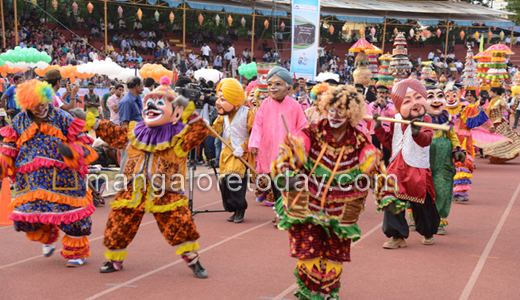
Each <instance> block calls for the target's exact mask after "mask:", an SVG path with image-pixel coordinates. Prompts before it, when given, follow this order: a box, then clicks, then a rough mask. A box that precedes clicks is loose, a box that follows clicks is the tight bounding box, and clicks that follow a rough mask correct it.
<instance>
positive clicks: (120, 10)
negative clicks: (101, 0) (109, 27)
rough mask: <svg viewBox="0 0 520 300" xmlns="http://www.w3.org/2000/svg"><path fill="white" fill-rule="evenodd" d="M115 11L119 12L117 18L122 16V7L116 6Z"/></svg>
mask: <svg viewBox="0 0 520 300" xmlns="http://www.w3.org/2000/svg"><path fill="white" fill-rule="evenodd" d="M117 13H118V14H119V18H122V17H123V8H122V7H121V6H119V7H118V8H117Z"/></svg>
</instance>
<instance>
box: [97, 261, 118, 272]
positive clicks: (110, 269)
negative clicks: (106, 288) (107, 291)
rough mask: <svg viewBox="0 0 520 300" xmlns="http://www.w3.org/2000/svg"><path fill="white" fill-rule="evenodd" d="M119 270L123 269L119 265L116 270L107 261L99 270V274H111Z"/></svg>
mask: <svg viewBox="0 0 520 300" xmlns="http://www.w3.org/2000/svg"><path fill="white" fill-rule="evenodd" d="M121 269H123V265H121V268H120V269H116V268H114V264H112V262H111V261H107V262H106V263H105V264H104V265H103V266H102V267H101V269H99V273H112V272H116V271H120V270H121Z"/></svg>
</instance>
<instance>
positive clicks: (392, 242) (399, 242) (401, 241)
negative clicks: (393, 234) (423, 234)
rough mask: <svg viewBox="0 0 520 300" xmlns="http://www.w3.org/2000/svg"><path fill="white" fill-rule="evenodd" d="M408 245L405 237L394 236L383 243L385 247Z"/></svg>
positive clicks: (395, 247) (394, 247)
mask: <svg viewBox="0 0 520 300" xmlns="http://www.w3.org/2000/svg"><path fill="white" fill-rule="evenodd" d="M404 247H406V241H405V239H403V238H392V239H391V240H389V241H388V242H386V243H384V244H383V248H385V249H397V248H404Z"/></svg>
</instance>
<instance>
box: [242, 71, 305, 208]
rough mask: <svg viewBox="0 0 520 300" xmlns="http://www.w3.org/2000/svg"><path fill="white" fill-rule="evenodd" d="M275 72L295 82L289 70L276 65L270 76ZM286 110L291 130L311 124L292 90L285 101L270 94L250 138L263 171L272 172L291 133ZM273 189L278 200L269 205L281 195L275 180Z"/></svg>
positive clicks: (259, 169) (258, 169)
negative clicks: (280, 150) (308, 122)
mask: <svg viewBox="0 0 520 300" xmlns="http://www.w3.org/2000/svg"><path fill="white" fill-rule="evenodd" d="M274 76H276V77H278V78H281V79H282V80H283V81H285V82H286V83H287V85H289V84H291V85H292V77H291V75H290V74H289V71H287V70H285V69H282V68H280V67H275V68H273V69H271V70H270V71H269V73H268V74H267V78H268V80H269V79H271V78H272V77H274ZM278 100H280V99H278ZM282 114H283V115H284V117H285V121H286V122H287V126H288V127H289V132H298V131H300V130H301V129H303V128H304V127H305V126H307V119H306V118H305V115H304V114H303V111H302V110H301V106H300V104H299V103H298V102H297V101H296V100H294V99H292V98H291V97H289V96H288V90H287V91H286V92H285V97H284V98H283V99H282V100H281V101H277V100H275V99H273V98H272V97H268V98H267V99H265V100H264V102H262V105H261V106H260V109H259V110H258V112H257V113H256V116H255V122H254V124H253V130H252V131H251V137H250V140H249V150H252V149H253V148H257V149H258V155H257V157H256V160H257V162H256V170H257V171H258V173H260V174H270V173H271V163H272V162H273V161H274V160H275V159H276V157H277V156H278V146H279V145H280V144H281V143H282V142H283V139H284V138H285V136H286V135H287V132H286V130H285V126H284V123H283V121H282V118H281V117H280V116H281V115H282ZM271 189H272V191H273V195H274V198H273V200H274V201H273V202H271V203H266V205H269V206H273V205H274V203H275V201H276V200H277V199H278V198H279V197H280V196H281V194H280V191H279V190H278V189H277V188H276V187H275V186H274V185H273V184H271ZM266 200H268V199H266ZM265 202H266V201H264V203H265Z"/></svg>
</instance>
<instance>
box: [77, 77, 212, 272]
mask: <svg viewBox="0 0 520 300" xmlns="http://www.w3.org/2000/svg"><path fill="white" fill-rule="evenodd" d="M160 82H161V85H160V86H159V87H158V88H156V89H155V90H154V91H153V92H151V93H149V94H148V95H146V97H145V98H144V100H143V112H142V114H143V121H140V122H130V124H129V126H123V127H122V126H117V125H115V124H114V123H111V122H110V121H108V120H103V121H99V120H96V121H95V124H94V127H93V128H94V129H95V130H96V135H97V136H98V137H100V138H101V139H102V140H103V141H105V142H106V143H108V144H109V145H110V146H112V147H114V148H117V149H126V150H127V151H128V158H127V160H126V163H125V165H124V166H121V168H122V169H123V170H124V175H125V176H126V178H127V180H128V183H127V184H126V186H125V187H123V190H121V191H120V192H119V193H117V195H116V197H115V199H114V201H113V202H112V203H110V206H111V207H112V211H111V212H110V215H109V217H108V222H107V227H106V229H105V239H104V240H103V245H104V246H105V247H107V248H108V250H107V251H106V252H105V257H106V258H107V259H109V261H108V262H106V263H105V265H104V266H103V267H101V269H100V272H101V273H111V272H115V271H119V270H121V269H122V268H123V260H124V259H125V258H126V256H127V250H126V248H127V247H128V245H129V244H130V243H131V242H132V240H133V238H134V237H135V235H136V233H137V230H138V229H139V224H140V223H141V220H142V218H143V216H144V214H145V213H147V212H151V213H153V215H154V217H155V220H156V221H157V225H158V226H159V229H160V230H161V233H162V234H163V236H164V238H165V239H166V241H167V242H168V243H169V244H170V245H172V246H178V248H177V252H176V254H180V255H181V256H182V258H183V259H184V260H185V261H186V263H187V265H188V266H189V267H190V268H191V269H192V271H193V274H194V275H195V277H197V278H206V277H207V276H208V274H207V272H206V270H205V269H204V267H202V265H201V264H200V261H199V254H198V253H197V250H198V249H199V244H198V242H197V240H198V238H199V233H198V232H197V229H196V228H195V223H194V222H193V218H192V216H191V211H190V209H189V208H188V199H186V198H185V197H184V194H183V187H184V182H185V178H186V177H185V176H186V165H187V155H188V152H189V151H190V150H191V149H193V148H195V147H196V146H197V145H199V144H200V143H202V142H203V141H204V140H205V139H206V137H207V135H208V128H207V127H206V124H205V122H204V120H203V119H202V118H201V116H199V115H198V114H196V113H193V111H194V109H195V107H194V105H193V103H192V102H189V100H187V99H186V98H184V97H177V95H176V94H175V92H174V90H173V89H172V88H171V87H170V79H169V78H167V77H166V76H165V77H163V78H162V79H161V81H160ZM72 112H73V113H74V114H76V115H78V117H85V116H84V114H82V111H78V110H73V111H72ZM86 118H87V123H89V120H90V119H91V118H93V115H91V114H88V115H87V116H86ZM181 118H182V121H184V122H187V124H183V123H182V122H181Z"/></svg>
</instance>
